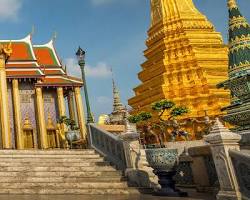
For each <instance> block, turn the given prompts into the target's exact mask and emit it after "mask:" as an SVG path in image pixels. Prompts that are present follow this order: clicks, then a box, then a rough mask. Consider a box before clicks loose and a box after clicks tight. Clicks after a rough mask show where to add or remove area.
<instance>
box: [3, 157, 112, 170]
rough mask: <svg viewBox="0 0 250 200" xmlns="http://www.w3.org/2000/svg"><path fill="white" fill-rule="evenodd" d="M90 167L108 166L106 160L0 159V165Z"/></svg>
mask: <svg viewBox="0 0 250 200" xmlns="http://www.w3.org/2000/svg"><path fill="white" fill-rule="evenodd" d="M26 166H28V167H35V166H37V167H91V166H110V163H109V162H107V161H99V162H98V161H97V162H95V161H93V162H92V161H91V160H90V161H84V162H12V161H8V162H7V161H5V162H2V159H1V160H0V169H1V167H26Z"/></svg>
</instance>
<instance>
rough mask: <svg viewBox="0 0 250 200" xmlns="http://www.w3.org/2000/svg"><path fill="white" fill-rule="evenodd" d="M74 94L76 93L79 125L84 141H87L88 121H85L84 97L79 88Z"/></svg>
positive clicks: (76, 88)
mask: <svg viewBox="0 0 250 200" xmlns="http://www.w3.org/2000/svg"><path fill="white" fill-rule="evenodd" d="M74 92H75V101H76V112H77V117H78V125H79V128H80V132H81V135H82V139H84V140H85V141H87V129H86V121H85V115H84V109H83V102H82V96H81V89H80V88H79V87H75V88H74Z"/></svg>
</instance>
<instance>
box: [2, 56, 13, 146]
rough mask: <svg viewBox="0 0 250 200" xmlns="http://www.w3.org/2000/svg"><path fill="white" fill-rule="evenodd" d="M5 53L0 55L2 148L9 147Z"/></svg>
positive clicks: (10, 143) (10, 144)
mask: <svg viewBox="0 0 250 200" xmlns="http://www.w3.org/2000/svg"><path fill="white" fill-rule="evenodd" d="M5 60H6V55H5V54H3V53H1V55H0V110H1V133H2V144H3V148H4V149H11V148H12V142H11V133H10V117H9V108H8V90H7V79H6V71H5Z"/></svg>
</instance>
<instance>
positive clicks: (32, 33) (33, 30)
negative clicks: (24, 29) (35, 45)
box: [30, 25, 35, 38]
mask: <svg viewBox="0 0 250 200" xmlns="http://www.w3.org/2000/svg"><path fill="white" fill-rule="evenodd" d="M34 34H35V25H32V27H31V32H30V37H31V38H32V36H33V35H34Z"/></svg>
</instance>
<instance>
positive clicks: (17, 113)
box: [12, 79, 24, 149]
mask: <svg viewBox="0 0 250 200" xmlns="http://www.w3.org/2000/svg"><path fill="white" fill-rule="evenodd" d="M12 91H13V109H14V126H15V132H16V140H17V142H16V144H17V149H23V148H24V146H23V136H22V127H21V124H22V117H21V110H20V108H21V106H20V95H19V88H18V80H17V79H13V80H12Z"/></svg>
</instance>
